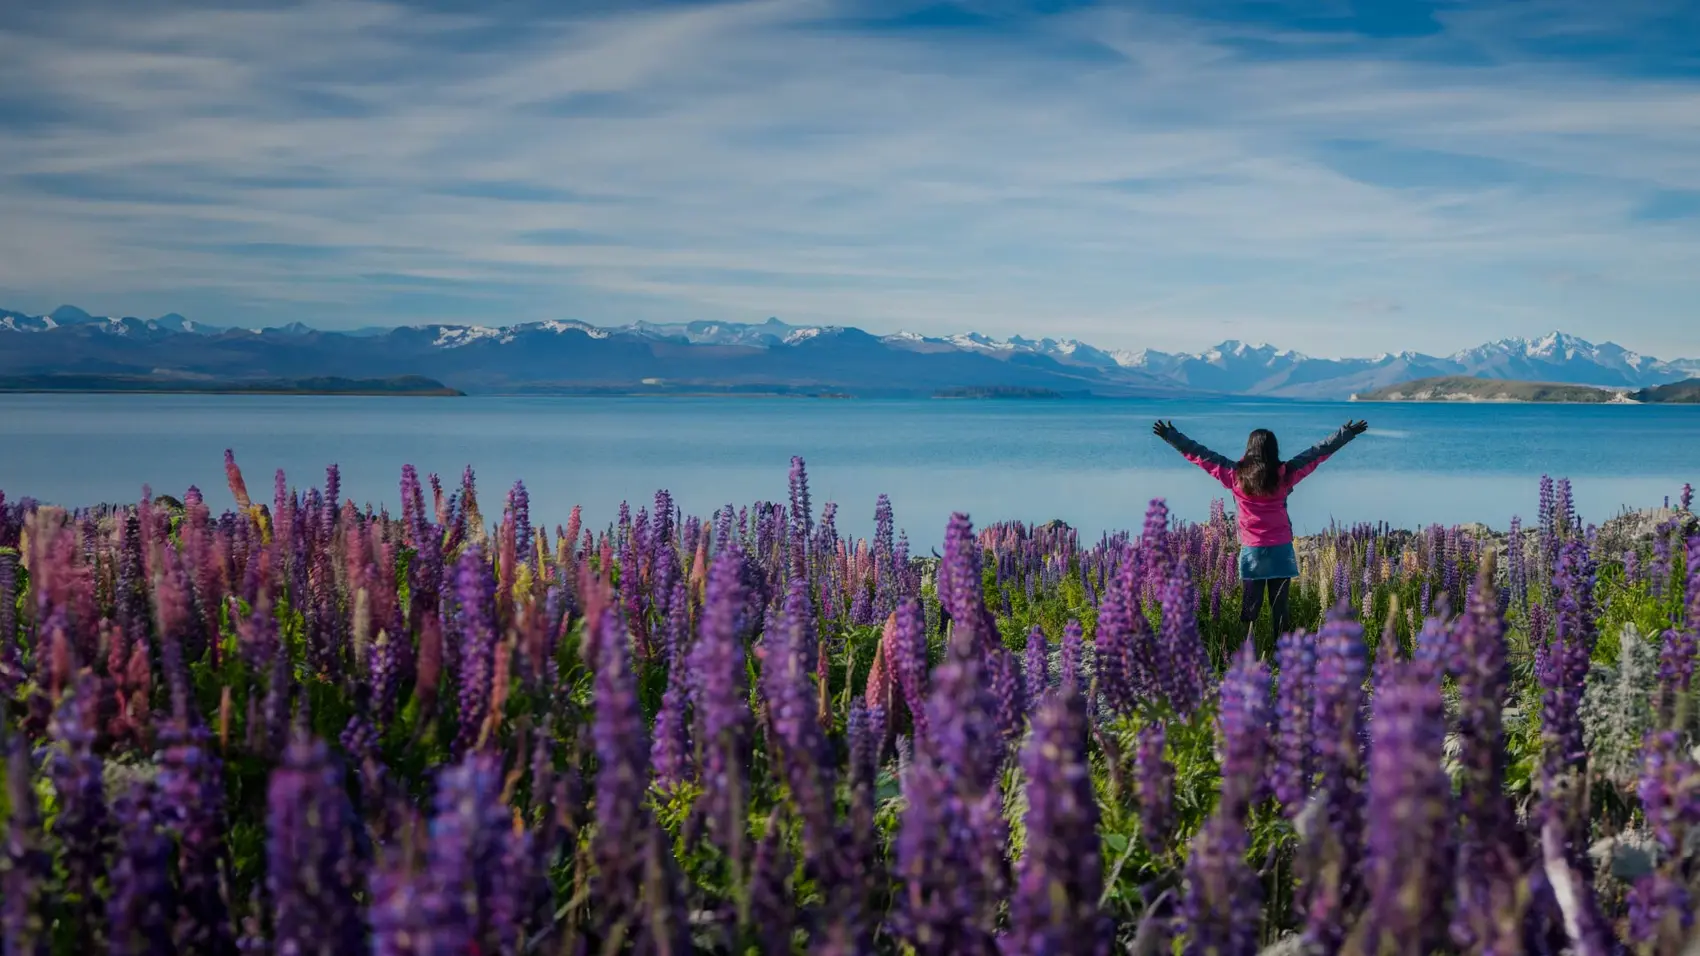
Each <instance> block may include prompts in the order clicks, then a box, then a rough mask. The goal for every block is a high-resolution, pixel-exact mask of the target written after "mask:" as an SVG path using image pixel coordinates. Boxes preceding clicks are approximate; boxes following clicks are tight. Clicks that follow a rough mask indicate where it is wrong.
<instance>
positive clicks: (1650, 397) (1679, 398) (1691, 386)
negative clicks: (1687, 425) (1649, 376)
mask: <svg viewBox="0 0 1700 956" xmlns="http://www.w3.org/2000/svg"><path fill="white" fill-rule="evenodd" d="M1630 397H1631V398H1633V399H1635V400H1636V401H1638V402H1655V403H1666V404H1671V405H1700V378H1691V379H1688V380H1687V381H1685V382H1672V383H1670V384H1669V385H1655V386H1653V387H1652V388H1643V389H1641V390H1640V391H1638V392H1636V393H1634V394H1633V395H1631V396H1630Z"/></svg>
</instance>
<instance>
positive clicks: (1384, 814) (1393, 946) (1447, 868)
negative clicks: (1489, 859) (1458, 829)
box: [1359, 661, 1454, 954]
mask: <svg viewBox="0 0 1700 956" xmlns="http://www.w3.org/2000/svg"><path fill="white" fill-rule="evenodd" d="M1383 669H1386V670H1388V671H1391V673H1387V674H1382V673H1378V674H1377V675H1376V696H1375V700H1374V703H1373V716H1372V717H1371V719H1370V728H1371V733H1372V735H1373V741H1372V744H1371V749H1370V757H1369V762H1370V766H1369V799H1368V800H1367V801H1366V803H1365V812H1366V819H1365V825H1364V830H1365V833H1366V834H1367V835H1368V842H1369V851H1368V859H1367V862H1366V865H1365V871H1366V872H1365V876H1366V877H1367V881H1368V884H1369V909H1368V911H1367V915H1366V916H1365V917H1364V919H1363V921H1362V922H1360V924H1359V926H1360V928H1359V932H1366V931H1367V933H1368V939H1367V940H1366V943H1367V951H1368V952H1399V953H1413V954H1421V953H1429V952H1432V951H1434V950H1435V949H1436V948H1438V947H1440V946H1442V945H1443V943H1444V942H1445V928H1446V907H1445V900H1446V895H1447V889H1448V886H1447V883H1448V881H1449V880H1450V879H1451V877H1452V875H1453V873H1454V858H1453V855H1452V832H1451V826H1450V821H1451V818H1452V817H1453V816H1454V813H1453V807H1452V784H1451V781H1450V780H1449V779H1448V777H1447V774H1446V769H1445V767H1444V765H1443V763H1442V761H1443V759H1444V755H1443V750H1444V747H1445V741H1446V713H1445V710H1444V708H1443V705H1442V700H1441V695H1440V683H1439V680H1438V678H1437V677H1436V676H1434V675H1432V674H1431V673H1430V672H1429V671H1428V670H1427V669H1426V668H1423V667H1421V666H1420V665H1417V664H1415V663H1410V662H1404V661H1396V662H1392V663H1389V664H1384V665H1383V666H1382V667H1381V668H1377V670H1378V671H1381V670H1383ZM1371 940H1373V942H1370V941H1371Z"/></svg>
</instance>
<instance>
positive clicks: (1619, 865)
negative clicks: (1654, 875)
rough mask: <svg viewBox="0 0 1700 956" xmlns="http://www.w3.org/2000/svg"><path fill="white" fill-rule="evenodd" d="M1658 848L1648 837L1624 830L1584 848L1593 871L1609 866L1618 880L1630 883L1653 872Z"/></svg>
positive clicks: (1655, 842)
mask: <svg viewBox="0 0 1700 956" xmlns="http://www.w3.org/2000/svg"><path fill="white" fill-rule="evenodd" d="M1658 854H1659V844H1658V842H1657V841H1656V840H1654V839H1653V837H1652V836H1651V835H1649V834H1646V833H1642V832H1640V831H1638V830H1626V831H1624V832H1623V833H1620V834H1618V835H1617V836H1615V837H1607V838H1605V839H1603V840H1599V841H1597V842H1595V843H1594V845H1593V846H1591V847H1589V848H1588V856H1589V858H1590V859H1592V860H1593V861H1594V865H1595V866H1596V867H1599V866H1602V865H1605V863H1606V861H1608V860H1609V861H1610V862H1611V873H1612V875H1613V876H1615V877H1617V878H1618V879H1620V880H1624V881H1626V882H1631V883H1633V882H1634V881H1635V880H1637V879H1639V878H1640V877H1642V876H1645V875H1647V874H1648V873H1651V872H1653V867H1654V865H1655V864H1656V863H1657V862H1658Z"/></svg>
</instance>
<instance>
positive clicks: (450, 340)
mask: <svg viewBox="0 0 1700 956" xmlns="http://www.w3.org/2000/svg"><path fill="white" fill-rule="evenodd" d="M503 334H504V333H503V331H502V330H501V329H492V328H490V327H489V326H485V325H444V326H439V327H438V328H437V340H436V341H435V342H432V343H431V344H432V345H434V346H436V347H437V348H440V349H457V348H460V347H461V346H463V345H471V344H472V343H474V342H476V341H478V340H479V339H501V338H502V337H503ZM507 340H509V341H511V340H512V336H511V335H510V336H507Z"/></svg>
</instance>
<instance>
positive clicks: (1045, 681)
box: [1022, 624, 1051, 712]
mask: <svg viewBox="0 0 1700 956" xmlns="http://www.w3.org/2000/svg"><path fill="white" fill-rule="evenodd" d="M1050 665H1051V653H1050V643H1049V642H1048V641H1046V640H1045V632H1044V630H1043V629H1041V628H1040V627H1039V625H1037V624H1035V625H1033V629H1032V630H1031V631H1028V632H1027V650H1026V654H1025V655H1024V663H1023V669H1022V673H1023V677H1024V678H1025V680H1026V686H1027V709H1028V710H1029V711H1030V712H1031V711H1035V710H1038V708H1039V701H1040V700H1041V699H1042V698H1043V697H1044V695H1045V692H1046V691H1047V690H1049V689H1050V686H1051V675H1050Z"/></svg>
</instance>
